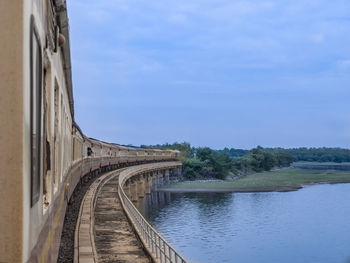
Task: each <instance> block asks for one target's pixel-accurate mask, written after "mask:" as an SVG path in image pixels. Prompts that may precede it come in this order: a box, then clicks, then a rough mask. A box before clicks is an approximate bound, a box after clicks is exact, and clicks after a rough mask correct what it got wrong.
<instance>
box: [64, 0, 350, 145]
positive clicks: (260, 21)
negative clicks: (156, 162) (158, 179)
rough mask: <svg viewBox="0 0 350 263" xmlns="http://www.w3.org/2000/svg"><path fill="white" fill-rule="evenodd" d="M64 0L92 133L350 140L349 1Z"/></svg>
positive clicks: (160, 138) (77, 88) (80, 105)
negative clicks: (66, 3)
mask: <svg viewBox="0 0 350 263" xmlns="http://www.w3.org/2000/svg"><path fill="white" fill-rule="evenodd" d="M67 2H68V8H69V9H68V12H69V18H70V38H71V46H72V48H71V52H72V63H73V85H74V98H75V118H76V121H77V122H78V124H79V125H80V126H81V128H82V129H83V131H84V132H85V133H86V134H87V135H88V136H91V137H95V138H99V139H102V140H106V141H113V142H117V143H122V144H134V145H140V144H156V143H165V142H169V143H171V142H175V141H178V142H182V141H188V142H190V143H191V144H193V145H195V146H210V147H212V148H217V149H218V148H223V147H225V146H227V147H234V148H252V147H255V146H256V145H262V146H266V147H268V146H271V147H273V146H281V147H298V146H309V147H310V146H313V147H319V146H332V147H345V148H350V48H349V47H350V2H349V1H348V0H334V1H326V0H308V1H305V0H294V1H289V0H272V1H264V0H245V1H240V0H237V1H233V0H216V1H213V0H211V1H209V0H176V1H175V0H174V1H170V0H163V1H157V0H154V1H153V0H152V1H144V0H99V1H96V0H69V1H67Z"/></svg>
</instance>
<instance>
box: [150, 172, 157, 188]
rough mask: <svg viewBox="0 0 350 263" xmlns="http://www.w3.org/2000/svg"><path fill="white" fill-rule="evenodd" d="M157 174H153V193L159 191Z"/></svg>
mask: <svg viewBox="0 0 350 263" xmlns="http://www.w3.org/2000/svg"><path fill="white" fill-rule="evenodd" d="M157 179H158V178H157V174H156V173H155V172H151V180H152V183H151V185H152V191H157V184H158V182H157Z"/></svg>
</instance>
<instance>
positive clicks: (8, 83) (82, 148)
mask: <svg viewBox="0 0 350 263" xmlns="http://www.w3.org/2000/svg"><path fill="white" fill-rule="evenodd" d="M68 22H69V20H68V15H67V3H66V1H65V0H1V1H0V25H1V27H0V28H1V29H0V35H1V42H2V43H1V47H2V48H1V49H0V58H1V61H0V78H1V84H0V85H1V97H0V121H1V128H0V130H1V134H0V145H1V147H2V151H1V154H0V164H1V176H0V187H1V191H0V211H1V212H0V262H1V263H3V262H9V263H12V262H57V257H58V250H59V245H60V237H61V232H62V226H63V221H64V217H65V211H66V207H67V203H68V202H69V200H70V197H71V195H72V193H73V191H74V189H75V188H76V186H77V185H78V184H79V182H81V180H83V178H84V177H85V176H86V175H89V174H92V173H94V174H97V173H101V172H103V171H107V170H112V169H117V168H120V167H124V166H130V165H136V164H141V163H146V162H160V161H168V160H174V159H176V158H178V157H179V155H180V153H179V152H178V151H174V150H160V149H146V148H138V147H130V146H123V145H118V144H114V143H108V142H103V141H100V140H98V139H94V138H90V137H87V136H86V135H85V134H84V133H83V132H82V130H81V129H80V128H79V126H78V124H76V123H75V119H74V100H73V88H72V66H71V53H70V38H69V23H68Z"/></svg>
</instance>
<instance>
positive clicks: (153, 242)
mask: <svg viewBox="0 0 350 263" xmlns="http://www.w3.org/2000/svg"><path fill="white" fill-rule="evenodd" d="M130 173H133V175H136V174H139V173H140V172H132V171H131V172H130ZM128 175H129V174H125V175H124V176H122V174H120V176H119V184H118V194H119V197H120V200H121V203H122V206H123V208H124V210H125V211H126V213H127V215H128V217H129V219H130V220H131V221H132V223H133V226H134V228H135V230H136V232H137V233H138V235H139V237H140V239H141V241H142V243H143V244H144V246H145V248H146V249H147V250H148V252H149V253H150V254H151V256H152V258H153V259H154V260H155V261H156V262H160V263H173V262H174V263H186V261H185V259H184V258H182V257H181V256H180V254H179V253H178V252H176V250H175V249H174V248H172V247H171V245H169V244H168V242H166V241H165V239H164V238H163V237H162V236H161V235H160V234H159V233H158V232H157V231H156V230H155V229H154V228H153V227H152V226H151V225H150V224H149V223H148V222H147V220H146V219H145V218H144V217H143V216H142V215H141V213H140V212H139V211H138V210H137V208H136V207H135V206H134V204H133V203H132V202H131V201H130V199H129V198H128V197H127V196H126V194H125V193H124V190H123V184H124V182H125V181H126V177H127V176H128Z"/></svg>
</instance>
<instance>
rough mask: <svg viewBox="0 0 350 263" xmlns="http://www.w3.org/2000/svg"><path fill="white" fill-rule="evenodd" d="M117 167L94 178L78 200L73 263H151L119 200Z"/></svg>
mask: <svg viewBox="0 0 350 263" xmlns="http://www.w3.org/2000/svg"><path fill="white" fill-rule="evenodd" d="M121 170H123V169H121ZM121 170H119V171H114V172H110V173H107V174H105V175H103V176H101V177H100V178H99V179H97V180H96V181H95V182H94V183H92V185H91V186H90V188H89V190H88V191H87V193H86V195H85V197H84V199H83V201H82V204H81V208H80V216H79V218H78V222H77V227H76V233H75V255H74V262H75V263H97V262H111V263H112V262H114V263H121V262H135V263H149V262H151V260H150V257H149V256H148V255H147V254H146V253H145V252H144V250H143V248H142V245H141V242H140V241H139V240H138V238H137V237H136V234H135V233H134V231H133V229H132V227H131V225H130V223H129V221H128V220H127V217H126V215H125V213H124V210H123V208H122V206H121V204H120V201H119V197H118V187H117V186H118V178H119V173H120V171H121Z"/></svg>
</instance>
